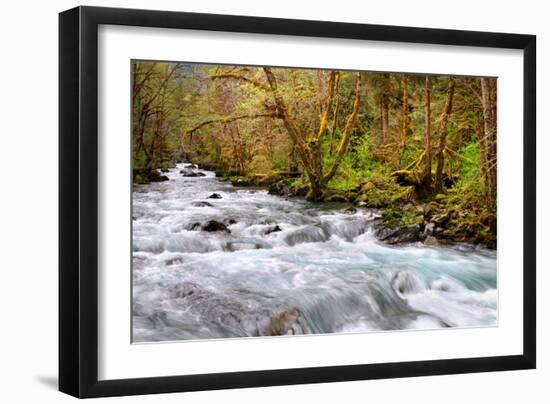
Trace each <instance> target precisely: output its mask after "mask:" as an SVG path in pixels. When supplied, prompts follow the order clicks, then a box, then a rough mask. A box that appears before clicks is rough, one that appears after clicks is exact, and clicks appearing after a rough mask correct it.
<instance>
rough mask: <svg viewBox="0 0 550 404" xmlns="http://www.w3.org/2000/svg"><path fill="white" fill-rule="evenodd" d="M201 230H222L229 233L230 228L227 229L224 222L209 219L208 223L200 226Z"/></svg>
mask: <svg viewBox="0 0 550 404" xmlns="http://www.w3.org/2000/svg"><path fill="white" fill-rule="evenodd" d="M201 230H203V231H207V232H217V231H224V232H226V233H231V230H229V229H228V228H227V226H226V225H225V224H223V223H222V222H218V221H217V220H210V221H209V222H208V223H206V224H205V225H203V226H202V227H201Z"/></svg>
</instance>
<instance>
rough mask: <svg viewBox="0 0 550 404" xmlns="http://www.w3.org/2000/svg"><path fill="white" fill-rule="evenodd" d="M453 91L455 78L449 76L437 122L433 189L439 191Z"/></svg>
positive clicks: (440, 188) (441, 187) (441, 183)
mask: <svg viewBox="0 0 550 404" xmlns="http://www.w3.org/2000/svg"><path fill="white" fill-rule="evenodd" d="M454 92H455V79H454V77H452V76H451V77H449V83H448V85H447V98H446V99H445V107H444V109H443V113H442V115H441V121H440V123H439V148H438V150H437V166H436V169H435V183H434V191H435V192H441V190H442V189H443V166H444V165H445V149H446V148H447V126H448V125H449V120H450V118H451V112H452V110H453V96H454Z"/></svg>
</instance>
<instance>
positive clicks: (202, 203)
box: [191, 201, 213, 208]
mask: <svg viewBox="0 0 550 404" xmlns="http://www.w3.org/2000/svg"><path fill="white" fill-rule="evenodd" d="M191 205H192V206H195V207H197V208H205V207H211V206H213V205H212V204H211V203H210V202H206V201H198V202H192V203H191Z"/></svg>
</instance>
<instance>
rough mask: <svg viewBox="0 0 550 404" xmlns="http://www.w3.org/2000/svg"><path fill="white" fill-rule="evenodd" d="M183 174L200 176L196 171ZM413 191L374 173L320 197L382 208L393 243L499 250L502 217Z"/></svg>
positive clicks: (287, 183) (282, 184)
mask: <svg viewBox="0 0 550 404" xmlns="http://www.w3.org/2000/svg"><path fill="white" fill-rule="evenodd" d="M179 162H182V161H179ZM189 163H190V162H189ZM190 164H191V163H190ZM175 165H176V162H174V167H175ZM193 167H200V168H201V169H202V170H208V171H213V172H214V173H215V175H216V177H217V178H219V179H220V180H221V181H227V182H230V183H231V184H232V185H234V186H238V187H259V188H264V189H267V190H268V191H269V193H270V194H272V195H278V196H282V197H286V198H288V197H305V196H306V194H307V192H308V190H309V186H308V185H307V184H305V183H303V182H302V179H301V177H298V178H296V176H293V175H291V173H278V172H273V173H270V174H268V175H255V176H239V175H237V174H236V173H235V172H227V171H223V170H221V169H220V168H219V167H217V166H216V165H213V164H199V165H198V166H196V165H193ZM167 170H168V168H163V169H161V170H134V183H137V184H146V183H149V182H162V181H167V180H168V177H167V176H166V175H164V173H165V172H166V171H167ZM180 174H182V175H184V176H185V175H190V176H192V175H194V174H193V172H192V171H189V172H188V173H187V174H186V173H181V172H180ZM413 191H414V190H413V189H412V187H406V186H401V185H399V184H397V183H392V182H388V181H387V179H377V178H376V177H374V178H371V179H370V180H369V181H366V182H363V183H361V184H360V185H359V186H357V187H354V188H352V189H348V190H337V189H328V190H327V191H326V192H325V193H324V194H323V197H322V200H321V201H320V202H321V203H323V202H340V203H347V204H349V207H350V209H357V208H366V209H378V210H380V211H381V212H382V214H381V219H380V220H378V221H377V222H376V226H375V227H376V230H375V235H376V237H377V238H378V239H379V240H381V241H383V242H385V243H387V244H402V243H412V242H423V243H424V244H426V245H431V246H435V245H439V244H446V243H468V244H473V245H479V246H482V247H484V248H489V249H496V232H495V231H494V229H493V227H494V226H495V221H496V219H495V218H494V217H491V216H490V215H488V214H487V213H486V212H485V211H484V210H481V209H476V208H475V206H467V207H466V208H465V207H464V206H462V205H460V204H458V203H456V200H453V198H452V197H450V196H449V195H444V194H441V195H437V196H436V198H435V200H430V201H422V200H418V199H417V198H416V196H415V194H414V192H413Z"/></svg>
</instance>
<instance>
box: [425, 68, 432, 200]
mask: <svg viewBox="0 0 550 404" xmlns="http://www.w3.org/2000/svg"><path fill="white" fill-rule="evenodd" d="M431 92H432V83H431V79H430V76H426V79H425V83H424V98H425V101H424V149H425V153H424V175H423V177H424V188H425V189H426V191H427V192H428V193H430V192H431V190H432V139H431V136H432V135H431V133H432V108H431V102H432V97H431Z"/></svg>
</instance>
